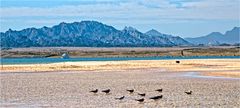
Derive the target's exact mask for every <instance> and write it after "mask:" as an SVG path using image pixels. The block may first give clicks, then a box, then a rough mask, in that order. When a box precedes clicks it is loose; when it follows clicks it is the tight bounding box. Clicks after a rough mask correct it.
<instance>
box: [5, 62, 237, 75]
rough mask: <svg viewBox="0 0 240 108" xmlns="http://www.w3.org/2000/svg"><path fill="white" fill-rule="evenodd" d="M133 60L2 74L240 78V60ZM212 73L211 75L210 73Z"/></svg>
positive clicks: (26, 67) (11, 68)
mask: <svg viewBox="0 0 240 108" xmlns="http://www.w3.org/2000/svg"><path fill="white" fill-rule="evenodd" d="M175 61H176V60H131V61H88V62H86V61H84V62H64V63H50V64H25V65H4V66H3V68H1V71H2V72H19V71H20V72H42V71H70V70H74V71H112V70H125V69H147V68H162V69H165V70H167V71H174V72H175V71H176V72H186V71H196V72H208V74H204V75H214V72H222V73H223V72H225V74H219V73H218V74H217V73H216V74H217V75H218V76H219V75H220V76H226V75H227V74H228V75H227V76H228V77H229V76H232V75H230V74H233V75H234V77H240V75H239V73H240V59H185V60H180V61H181V63H180V64H177V63H176V62H175ZM230 71H231V72H230ZM209 72H211V74H210V73H209Z"/></svg>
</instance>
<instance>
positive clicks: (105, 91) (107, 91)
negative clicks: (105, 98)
mask: <svg viewBox="0 0 240 108" xmlns="http://www.w3.org/2000/svg"><path fill="white" fill-rule="evenodd" d="M110 91H111V90H110V89H106V90H102V92H104V93H106V94H108V93H109V92H110Z"/></svg>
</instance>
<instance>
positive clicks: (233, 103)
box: [0, 68, 240, 108]
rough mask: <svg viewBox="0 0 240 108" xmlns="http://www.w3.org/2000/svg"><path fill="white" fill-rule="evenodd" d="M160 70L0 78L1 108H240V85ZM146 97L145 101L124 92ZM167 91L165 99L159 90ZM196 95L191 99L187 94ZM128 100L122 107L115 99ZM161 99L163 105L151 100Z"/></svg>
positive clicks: (37, 74)
mask: <svg viewBox="0 0 240 108" xmlns="http://www.w3.org/2000/svg"><path fill="white" fill-rule="evenodd" d="M182 74H184V73H179V72H168V71H165V70H162V69H161V68H153V69H130V70H125V71H124V72H122V71H108V72H99V71H88V72H85V71H81V72H79V71H68V72H64V71H62V72H39V73H36V72H33V73H29V72H28V73H26V72H24V73H20V72H19V73H1V76H0V77H1V83H2V85H1V95H0V96H1V100H0V102H1V104H0V107H47V108H48V107H56V108H66V107H84V108H95V107H100V108H112V107H119V108H126V107H128V108H141V107H148V108H156V107H238V106H239V105H240V101H239V100H240V85H239V81H240V80H239V79H238V80H236V79H233V80H231V79H209V78H207V79H205V78H191V77H184V76H182ZM95 88H97V89H99V90H103V89H108V88H109V89H111V90H112V91H111V94H109V95H105V94H104V93H101V92H100V93H97V94H95V95H94V94H92V93H89V91H90V90H92V89H95ZM132 88H133V89H135V90H136V91H137V92H141V93H146V94H147V95H146V97H145V99H146V101H145V102H144V103H138V102H136V101H134V99H138V98H141V97H140V96H138V95H137V94H136V93H134V94H129V93H128V92H126V89H132ZM158 88H163V92H162V93H158V92H155V91H154V90H155V89H158ZM188 90H192V91H193V94H192V95H186V94H185V93H184V92H185V91H188ZM123 95H124V96H126V98H125V99H124V100H122V101H118V100H115V99H114V98H115V97H120V96H123ZM156 95H163V98H162V99H160V100H159V101H152V100H149V99H148V98H149V97H151V96H156Z"/></svg>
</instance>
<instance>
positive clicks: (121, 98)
mask: <svg viewBox="0 0 240 108" xmlns="http://www.w3.org/2000/svg"><path fill="white" fill-rule="evenodd" d="M124 98H125V96H122V97H119V98H115V99H116V100H123V99H124Z"/></svg>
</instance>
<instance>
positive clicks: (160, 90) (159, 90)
mask: <svg viewBox="0 0 240 108" xmlns="http://www.w3.org/2000/svg"><path fill="white" fill-rule="evenodd" d="M155 91H158V92H162V91H163V89H157V90H155Z"/></svg>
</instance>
